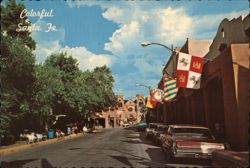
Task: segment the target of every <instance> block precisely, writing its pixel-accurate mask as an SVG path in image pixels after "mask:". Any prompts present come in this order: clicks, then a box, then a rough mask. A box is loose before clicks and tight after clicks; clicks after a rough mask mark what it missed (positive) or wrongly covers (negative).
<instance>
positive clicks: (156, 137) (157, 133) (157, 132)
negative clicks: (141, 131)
mask: <svg viewBox="0 0 250 168" xmlns="http://www.w3.org/2000/svg"><path fill="white" fill-rule="evenodd" d="M167 130H168V125H166V124H157V125H156V128H155V129H154V131H153V137H152V140H153V141H154V142H155V144H157V145H161V140H160V137H161V134H164V133H166V132H167Z"/></svg>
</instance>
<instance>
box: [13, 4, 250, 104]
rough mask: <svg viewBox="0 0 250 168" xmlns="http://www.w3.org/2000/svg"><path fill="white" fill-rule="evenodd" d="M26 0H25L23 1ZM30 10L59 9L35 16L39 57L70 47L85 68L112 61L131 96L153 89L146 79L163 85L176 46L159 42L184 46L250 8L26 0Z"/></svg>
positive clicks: (118, 88) (121, 89)
mask: <svg viewBox="0 0 250 168" xmlns="http://www.w3.org/2000/svg"><path fill="white" fill-rule="evenodd" d="M17 2H20V1H17ZM22 2H23V3H24V4H25V6H26V8H27V9H28V10H31V9H33V11H41V10H42V9H45V10H46V11H50V10H51V9H53V15H54V16H53V17H50V18H48V17H47V18H43V19H39V18H38V17H29V19H30V20H31V21H32V23H34V24H36V25H40V26H41V27H42V30H44V29H46V25H47V24H48V23H52V24H53V25H55V26H56V28H57V31H54V32H44V31H32V37H33V38H34V39H35V41H36V42H37V49H36V51H35V54H36V56H37V62H43V61H44V60H45V59H46V57H47V56H49V55H50V54H51V53H53V52H58V51H66V52H67V53H68V54H70V55H72V56H73V57H74V58H76V59H78V62H79V67H80V69H82V70H83V71H84V70H86V69H89V70H92V69H94V68H95V67H96V66H102V65H107V66H108V67H110V68H111V70H112V73H113V76H114V77H115V81H116V82H115V84H114V91H115V92H116V93H117V94H123V95H125V97H126V98H127V99H129V98H134V97H135V94H138V93H142V94H144V95H147V94H148V90H147V89H146V88H143V87H136V86H135V84H137V83H141V84H146V85H148V86H152V87H157V84H158V82H159V80H160V78H161V75H162V69H163V65H164V64H166V62H167V61H168V58H169V56H170V52H169V51H167V50H166V49H165V48H163V47H160V46H153V45H152V46H148V47H145V48H143V47H141V46H140V43H142V42H158V43H161V44H164V45H167V46H171V44H173V46H174V47H181V46H182V45H183V44H184V43H185V40H186V38H187V37H189V38H193V39H213V37H214V36H215V33H216V31H217V28H218V26H219V24H220V22H221V21H222V20H223V19H224V18H228V19H232V18H235V17H239V16H240V15H246V14H247V13H248V7H249V4H248V1H247V0H231V1H228V0H220V1H216V0H214V1H212V0H210V1H209V0H207V1H206V0H202V1H194V0H193V1H188V0H182V1H167V0H162V1H153V0H151V1H125V0H124V1H122V0H121V1H116V0H114V1H112V0H111V1H97V0H96V1H95V0H93V1H90V0H86V1H80V0H76V1H29V0H26V1H22Z"/></svg>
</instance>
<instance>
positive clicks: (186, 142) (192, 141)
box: [161, 125, 227, 160]
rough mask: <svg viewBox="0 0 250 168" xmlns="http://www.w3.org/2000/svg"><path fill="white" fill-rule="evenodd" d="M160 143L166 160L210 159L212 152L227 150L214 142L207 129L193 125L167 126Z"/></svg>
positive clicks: (221, 144) (223, 145)
mask: <svg viewBox="0 0 250 168" xmlns="http://www.w3.org/2000/svg"><path fill="white" fill-rule="evenodd" d="M161 141H162V150H163V152H165V153H166V155H167V159H168V160H169V159H173V158H177V157H184V158H204V159H210V158H211V157H212V152H213V151H215V150H224V149H226V148H227V146H226V144H224V143H220V142H218V141H217V140H215V138H214V136H213V135H212V133H211V131H210V130H209V128H207V127H203V126H195V125H169V128H168V130H167V132H166V134H165V135H164V136H161Z"/></svg>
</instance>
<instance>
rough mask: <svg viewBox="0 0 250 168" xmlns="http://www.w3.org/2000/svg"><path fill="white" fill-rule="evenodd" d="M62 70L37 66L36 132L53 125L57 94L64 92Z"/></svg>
mask: <svg viewBox="0 0 250 168" xmlns="http://www.w3.org/2000/svg"><path fill="white" fill-rule="evenodd" d="M61 78H62V73H61V72H60V70H58V69H56V68H54V67H51V66H46V65H42V64H40V65H37V66H36V81H35V84H34V87H33V96H32V109H33V111H34V115H35V116H36V117H35V120H33V122H34V124H33V126H35V129H36V130H39V131H43V130H44V128H45V126H46V125H47V126H48V125H51V120H52V115H53V113H52V112H53V111H52V108H53V102H54V100H55V99H56V96H57V94H59V93H62V92H63V91H64V85H63V82H62V80H61Z"/></svg>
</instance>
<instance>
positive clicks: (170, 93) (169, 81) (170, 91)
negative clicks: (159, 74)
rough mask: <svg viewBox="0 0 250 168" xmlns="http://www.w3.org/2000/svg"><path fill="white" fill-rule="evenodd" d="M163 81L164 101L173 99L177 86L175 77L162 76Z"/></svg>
mask: <svg viewBox="0 0 250 168" xmlns="http://www.w3.org/2000/svg"><path fill="white" fill-rule="evenodd" d="M163 81H164V101H166V102H168V101H170V100H173V99H174V98H175V97H176V95H177V91H178V88H177V87H176V79H174V78H169V77H167V76H165V75H164V76H163Z"/></svg>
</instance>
